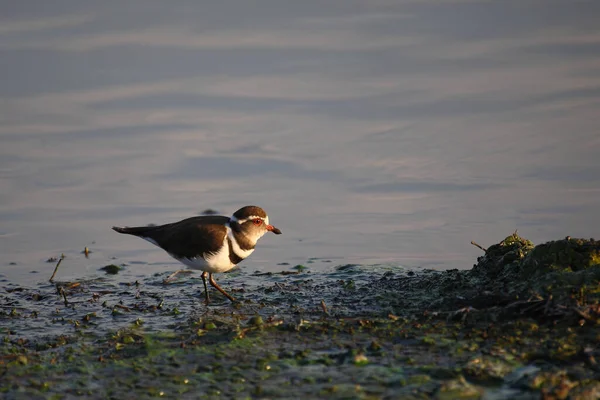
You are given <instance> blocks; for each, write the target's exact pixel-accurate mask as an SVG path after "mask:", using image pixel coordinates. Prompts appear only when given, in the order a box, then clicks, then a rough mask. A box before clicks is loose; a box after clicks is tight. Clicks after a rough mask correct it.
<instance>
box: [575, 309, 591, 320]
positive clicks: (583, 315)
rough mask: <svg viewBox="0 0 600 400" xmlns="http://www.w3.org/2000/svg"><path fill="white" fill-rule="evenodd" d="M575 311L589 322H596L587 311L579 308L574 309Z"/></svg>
mask: <svg viewBox="0 0 600 400" xmlns="http://www.w3.org/2000/svg"><path fill="white" fill-rule="evenodd" d="M573 311H575V312H576V313H577V314H578V315H579V316H580V317H581V318H583V319H586V320H588V321H594V319H593V318H592V317H591V316H590V315H589V314H588V313H586V312H585V311H583V310H580V309H579V308H577V307H573Z"/></svg>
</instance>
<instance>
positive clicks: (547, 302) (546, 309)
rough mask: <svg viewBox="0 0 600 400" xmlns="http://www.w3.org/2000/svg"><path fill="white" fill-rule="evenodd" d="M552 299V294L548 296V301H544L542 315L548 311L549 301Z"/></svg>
mask: <svg viewBox="0 0 600 400" xmlns="http://www.w3.org/2000/svg"><path fill="white" fill-rule="evenodd" d="M551 301H552V295H549V296H548V301H546V307H544V315H548V312H549V311H550V302H551Z"/></svg>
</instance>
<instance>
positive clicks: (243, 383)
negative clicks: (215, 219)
mask: <svg viewBox="0 0 600 400" xmlns="http://www.w3.org/2000/svg"><path fill="white" fill-rule="evenodd" d="M478 247H480V248H481V249H482V250H483V251H484V255H482V256H481V257H479V259H478V260H477V264H476V265H475V266H474V267H473V268H472V269H470V270H448V271H433V270H425V271H415V270H406V269H402V268H383V269H377V268H376V267H374V266H361V265H353V264H349V265H343V266H339V267H337V268H336V269H335V270H334V271H332V272H329V273H318V272H315V271H312V270H309V269H306V268H293V271H284V272H288V273H281V274H260V273H257V274H251V273H246V274H245V273H243V272H240V271H237V272H236V273H233V274H224V277H223V279H227V280H228V285H230V286H231V287H232V288H234V292H236V294H237V295H236V297H237V298H238V299H239V300H240V302H238V303H235V304H230V303H229V302H228V301H226V299H224V298H223V299H222V300H223V301H222V302H221V303H219V298H217V299H216V300H217V301H216V304H215V305H212V306H210V307H206V306H204V305H203V304H202V302H201V292H200V287H201V283H200V281H199V279H198V278H193V277H186V278H185V279H179V280H177V281H174V282H172V283H170V284H168V285H165V284H164V283H163V280H164V276H153V277H149V278H148V279H145V280H143V281H135V282H115V281H114V279H115V278H114V277H111V276H106V277H103V278H100V279H93V280H87V281H78V282H64V283H56V284H47V283H44V284H40V285H38V287H35V288H28V287H19V286H14V285H12V286H8V287H5V288H3V290H2V291H0V376H1V377H2V379H1V380H0V393H1V396H6V397H7V398H28V397H32V398H35V397H44V398H46V397H51V398H68V397H72V396H86V397H90V398H107V397H119V398H124V397H131V396H134V395H135V397H140V398H145V397H169V398H173V397H180V396H185V395H187V396H193V397H195V398H217V397H235V398H281V397H291V396H294V397H297V396H305V397H313V398H314V397H325V396H326V397H328V398H407V399H422V398H436V399H455V398H465V399H479V398H494V399H504V398H507V399H510V398H519V399H537V398H540V397H544V398H553V399H566V398H569V399H591V398H599V397H600V366H599V365H598V361H597V360H598V359H599V358H600V353H599V350H598V345H599V343H600V329H599V326H600V325H599V322H600V242H598V241H595V240H593V239H590V240H583V239H573V238H565V239H563V240H557V241H553V242H548V243H544V244H541V245H538V246H534V245H533V244H532V243H531V242H530V241H528V240H526V239H524V238H522V237H520V236H519V235H518V234H517V233H516V232H515V233H514V234H513V235H510V236H508V237H507V238H506V239H504V240H503V241H501V242H500V243H498V244H495V245H492V246H490V247H489V248H487V249H486V248H483V247H482V246H478ZM289 272H293V274H289ZM190 283H193V284H190ZM91 377H92V378H91Z"/></svg>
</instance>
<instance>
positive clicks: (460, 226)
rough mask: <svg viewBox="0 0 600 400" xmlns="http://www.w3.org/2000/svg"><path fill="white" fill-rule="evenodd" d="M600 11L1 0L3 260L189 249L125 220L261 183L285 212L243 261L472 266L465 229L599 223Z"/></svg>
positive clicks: (560, 229)
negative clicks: (277, 232)
mask: <svg viewBox="0 0 600 400" xmlns="http://www.w3.org/2000/svg"><path fill="white" fill-rule="evenodd" d="M599 16H600V5H599V4H597V3H595V2H579V3H577V4H576V5H574V4H573V3H571V2H567V1H557V2H551V3H549V2H541V1H540V2H527V3H523V2H522V1H503V2H497V3H489V2H481V3H479V2H476V1H468V2H464V1H457V2H440V3H436V2H412V1H370V2H368V3H366V2H365V3H362V2H348V1H346V0H340V1H331V2H327V3H326V4H323V3H322V2H311V1H303V2H284V3H282V2H270V1H264V2H259V3H256V2H253V3H252V4H250V3H246V2H242V1H237V2H219V3H218V4H216V3H205V4H201V3H198V2H181V3H177V4H176V5H175V4H174V3H165V2H147V1H144V2H141V1H134V2H129V3H128V4H127V6H126V7H124V6H123V4H122V3H118V2H114V3H111V2H99V3H94V4H89V3H87V4H83V3H81V2H72V1H56V2H53V3H52V7H47V6H46V3H45V2H38V4H37V5H36V6H33V3H27V4H25V3H11V4H10V5H8V4H7V5H4V6H2V12H0V60H2V61H1V62H0V73H1V74H2V76H3V79H2V80H1V81H0V104H1V106H0V140H1V142H0V143H1V146H0V254H2V260H1V261H0V262H1V265H2V267H1V270H0V274H1V276H0V279H3V280H4V281H5V282H12V283H26V282H32V281H33V282H41V281H44V280H46V279H47V278H48V276H49V275H50V274H51V272H52V269H53V267H54V264H53V263H45V260H46V259H47V258H48V257H50V256H58V255H60V254H61V253H65V254H66V255H67V259H66V260H65V262H64V263H63V265H62V266H61V271H60V273H61V274H62V277H64V278H65V279H68V278H72V279H83V278H88V277H89V278H91V277H93V276H95V275H97V274H98V272H97V270H98V268H99V267H101V266H104V265H106V264H108V263H113V262H117V263H120V262H126V263H132V262H139V263H140V264H139V265H138V266H137V267H136V268H137V269H136V271H135V272H131V273H133V274H139V275H147V274H151V273H155V272H158V271H164V270H165V269H166V270H169V271H171V270H175V269H177V268H178V265H177V262H175V261H174V260H171V259H169V258H168V256H167V255H166V254H165V253H163V252H162V251H161V250H160V249H157V248H154V247H152V246H151V245H150V244H148V243H146V242H144V241H141V240H138V239H136V238H129V237H123V236H120V235H118V234H116V233H115V232H113V231H112V230H110V227H111V226H112V225H136V224H142V225H143V224H147V223H167V222H171V221H174V220H177V219H181V218H185V217H189V216H192V215H195V214H197V213H199V212H201V211H202V210H204V209H206V208H214V209H216V210H218V211H220V212H222V213H225V214H230V213H232V212H233V211H235V210H236V209H238V208H239V207H241V206H244V205H247V204H257V205H260V206H262V207H264V208H265V209H266V210H267V211H268V213H269V215H270V217H271V221H272V223H273V224H274V225H275V226H277V227H278V228H280V229H281V230H282V231H283V233H284V234H283V235H281V236H277V237H276V236H273V235H268V236H266V237H265V238H263V239H262V240H261V242H260V243H259V248H258V250H257V251H256V252H255V254H253V255H252V257H250V258H249V259H248V260H246V261H244V263H243V264H242V266H243V268H245V269H247V270H248V271H255V270H261V271H275V270H281V269H282V268H289V267H282V266H279V265H277V264H278V263H283V262H287V263H289V264H290V265H294V264H298V263H303V264H304V263H306V262H307V261H308V260H309V259H311V258H315V259H316V261H315V262H314V263H313V266H314V268H317V269H319V268H320V269H322V270H327V269H328V268H331V267H332V266H334V265H339V264H345V263H350V262H357V263H362V264H372V263H379V264H386V265H402V266H406V267H412V268H425V267H426V268H436V269H442V268H469V267H470V266H471V265H472V264H473V263H474V262H475V259H476V257H477V256H478V255H480V254H481V251H480V250H479V249H477V248H475V247H473V246H471V245H470V241H471V240H475V241H477V242H478V243H480V244H482V245H484V246H487V245H490V244H492V243H495V242H497V241H499V240H501V239H502V238H503V237H504V236H506V235H508V234H510V233H511V232H512V231H514V230H515V229H518V230H519V233H520V234H521V235H523V236H525V237H527V238H529V239H531V240H533V241H534V242H536V243H539V242H542V241H546V240H551V239H558V238H562V237H564V236H566V235H571V236H573V237H577V236H581V237H590V236H594V235H597V232H598V230H597V227H598V226H599V223H600V216H599V214H598V212H597V207H598V204H599V203H600V178H599V177H600V162H599V161H598V152H599V150H600V135H599V134H598V126H599V122H600V116H599V115H600V113H598V108H599V107H598V106H599V105H600V80H599V77H600V56H599V55H600V51H599V50H600V28H599V27H598V24H597V21H598V17H599ZM86 246H87V247H89V248H90V249H91V250H92V251H93V253H92V254H91V257H90V258H89V259H86V258H85V257H84V256H83V255H82V254H81V251H82V250H83V248H84V247H86ZM11 263H14V264H12V265H11ZM32 271H37V273H35V272H33V273H32Z"/></svg>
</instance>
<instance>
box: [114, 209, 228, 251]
mask: <svg viewBox="0 0 600 400" xmlns="http://www.w3.org/2000/svg"><path fill="white" fill-rule="evenodd" d="M227 222H229V218H228V217H223V216H217V215H215V216H213V215H209V216H201V217H192V218H187V219H184V220H183V221H179V222H175V223H172V224H167V225H160V226H147V227H146V226H141V227H131V228H129V227H127V228H116V227H115V228H113V229H114V230H115V231H117V232H119V233H125V234H129V235H134V236H138V237H141V238H148V239H151V240H152V241H154V242H156V244H157V245H158V246H159V247H161V248H163V249H164V250H166V251H167V252H168V253H169V254H172V255H173V256H175V257H177V258H182V257H189V258H193V257H198V256H202V255H204V254H205V253H215V252H217V251H219V249H220V248H221V245H222V244H223V241H224V240H225V235H226V234H227V228H226V227H225V223H227Z"/></svg>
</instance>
